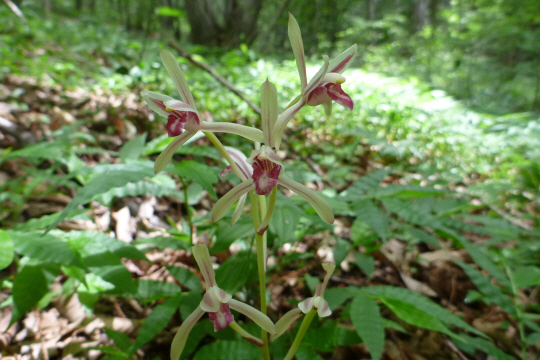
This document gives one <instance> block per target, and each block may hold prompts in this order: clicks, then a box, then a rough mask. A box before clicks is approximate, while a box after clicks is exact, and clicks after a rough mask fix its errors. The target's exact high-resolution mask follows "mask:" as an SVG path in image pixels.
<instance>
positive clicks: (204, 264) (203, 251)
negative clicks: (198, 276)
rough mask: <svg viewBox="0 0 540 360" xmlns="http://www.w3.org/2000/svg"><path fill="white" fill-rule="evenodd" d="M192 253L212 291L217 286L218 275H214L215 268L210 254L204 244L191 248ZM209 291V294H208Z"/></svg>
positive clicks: (207, 285)
mask: <svg viewBox="0 0 540 360" xmlns="http://www.w3.org/2000/svg"><path fill="white" fill-rule="evenodd" d="M191 252H192V254H193V257H194V258H195V261H196V262H197V265H199V269H200V270H201V273H202V275H203V277H204V282H205V283H206V287H207V289H208V290H209V289H211V288H213V287H214V286H216V274H215V273H214V267H213V265H212V259H210V252H209V251H208V248H207V247H206V245H204V244H197V245H195V246H193V247H192V248H191ZM208 290H207V292H208Z"/></svg>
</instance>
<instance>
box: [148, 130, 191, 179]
mask: <svg viewBox="0 0 540 360" xmlns="http://www.w3.org/2000/svg"><path fill="white" fill-rule="evenodd" d="M193 135H195V132H191V131H187V130H186V131H184V132H183V133H182V134H180V135H179V136H177V137H175V138H174V140H173V141H172V142H171V143H170V144H169V145H168V146H167V147H166V148H165V150H163V152H162V153H161V154H159V156H158V157H157V159H156V163H155V164H154V172H155V173H156V174H157V173H158V172H161V171H163V169H165V168H166V167H167V165H168V164H169V162H170V161H171V158H172V157H173V155H174V153H175V152H176V150H178V148H179V147H180V146H182V145H184V144H185V143H186V142H187V141H188V140H189V139H191V138H192V137H193Z"/></svg>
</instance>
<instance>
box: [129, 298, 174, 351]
mask: <svg viewBox="0 0 540 360" xmlns="http://www.w3.org/2000/svg"><path fill="white" fill-rule="evenodd" d="M181 299H182V296H181V294H179V295H176V296H173V297H170V298H168V299H167V300H165V301H164V302H162V303H161V304H159V305H157V306H156V307H154V309H153V310H152V312H151V313H150V315H148V316H147V317H146V319H145V320H144V322H143V323H142V326H141V329H140V330H139V334H137V339H136V340H135V344H134V345H133V348H132V350H131V354H130V356H129V357H131V355H133V354H134V353H135V351H137V349H139V348H141V346H143V345H144V344H146V343H147V342H149V341H150V340H152V339H153V338H155V337H156V335H157V334H159V332H160V331H161V330H163V329H164V328H165V326H167V324H168V323H169V321H170V320H171V318H172V317H173V315H174V313H175V312H176V310H177V309H178V305H179V304H180V300H181Z"/></svg>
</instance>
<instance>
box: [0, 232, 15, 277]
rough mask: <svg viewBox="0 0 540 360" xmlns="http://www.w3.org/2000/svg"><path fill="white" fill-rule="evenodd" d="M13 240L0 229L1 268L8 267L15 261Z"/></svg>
mask: <svg viewBox="0 0 540 360" xmlns="http://www.w3.org/2000/svg"><path fill="white" fill-rule="evenodd" d="M13 255H14V249H13V242H12V241H11V238H10V237H9V234H8V233H7V232H5V231H4V230H0V270H3V269H5V268H7V267H8V266H9V265H10V264H11V262H12V261H13Z"/></svg>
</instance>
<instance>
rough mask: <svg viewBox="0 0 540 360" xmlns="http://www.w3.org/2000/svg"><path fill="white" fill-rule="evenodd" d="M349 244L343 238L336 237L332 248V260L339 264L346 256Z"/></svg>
mask: <svg viewBox="0 0 540 360" xmlns="http://www.w3.org/2000/svg"><path fill="white" fill-rule="evenodd" d="M350 247H351V245H350V244H349V242H348V241H347V240H345V239H341V238H336V246H334V249H333V255H334V261H335V262H336V265H337V266H339V265H340V264H341V262H342V261H343V260H345V258H346V257H347V254H348V253H349V249H350Z"/></svg>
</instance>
